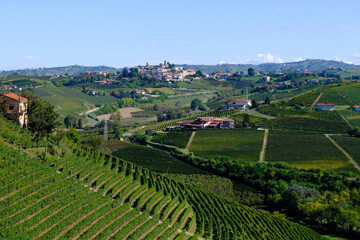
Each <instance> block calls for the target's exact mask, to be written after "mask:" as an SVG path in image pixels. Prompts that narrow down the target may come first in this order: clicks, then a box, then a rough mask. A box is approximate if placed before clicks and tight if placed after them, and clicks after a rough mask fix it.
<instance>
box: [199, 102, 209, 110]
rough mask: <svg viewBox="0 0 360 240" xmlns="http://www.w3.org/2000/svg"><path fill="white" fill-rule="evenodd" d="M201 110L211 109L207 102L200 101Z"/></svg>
mask: <svg viewBox="0 0 360 240" xmlns="http://www.w3.org/2000/svg"><path fill="white" fill-rule="evenodd" d="M199 110H201V111H208V110H209V107H208V106H206V104H205V103H200V105H199Z"/></svg>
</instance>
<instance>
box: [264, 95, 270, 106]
mask: <svg viewBox="0 0 360 240" xmlns="http://www.w3.org/2000/svg"><path fill="white" fill-rule="evenodd" d="M265 104H267V105H270V98H269V97H266V98H265Z"/></svg>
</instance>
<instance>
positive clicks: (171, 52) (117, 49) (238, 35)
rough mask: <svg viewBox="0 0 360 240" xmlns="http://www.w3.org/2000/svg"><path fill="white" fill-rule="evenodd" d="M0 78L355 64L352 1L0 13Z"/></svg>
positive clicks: (197, 0)
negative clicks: (100, 69)
mask: <svg viewBox="0 0 360 240" xmlns="http://www.w3.org/2000/svg"><path fill="white" fill-rule="evenodd" d="M0 31H1V34H0V70H9V69H19V68H32V67H53V66H66V65H72V64H79V65H107V66H113V67H124V66H134V65H144V64H145V63H146V62H147V61H148V62H149V63H150V64H158V63H160V62H162V61H163V60H168V61H170V62H173V63H178V64H180V63H187V64H219V63H261V62H289V61H294V60H301V59H307V58H322V59H328V60H330V59H332V60H341V61H344V62H352V63H355V64H360V44H359V42H360V1H358V0H342V1H340V0H327V1H325V0H311V1H308V0H302V1H289V0H287V1H276V0H275V1H268V0H258V1H256V0H255V1H254V0H253V1H249V0H246V1H245V0H237V1H236V0H231V1H230V0H228V1H227V0H223V1H215V0H207V1H203V0H193V1H188V0H183V1H178V0H167V1H162V0H161V1H160V0H159V1H156V0H154V1H149V0H147V1H145V0H144V1H143V0H133V1H120V0H119V1H115V0H102V1H93V0H87V1H83V0H72V1H68V0H62V1H49V0H48V1H37V0H33V1H18V0H1V3H0Z"/></svg>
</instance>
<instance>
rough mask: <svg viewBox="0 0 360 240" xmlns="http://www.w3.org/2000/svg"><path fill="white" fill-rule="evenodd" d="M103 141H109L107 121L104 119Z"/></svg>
mask: <svg viewBox="0 0 360 240" xmlns="http://www.w3.org/2000/svg"><path fill="white" fill-rule="evenodd" d="M104 140H105V141H107V140H109V136H108V122H107V119H106V118H105V124H104Z"/></svg>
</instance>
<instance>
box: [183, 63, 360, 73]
mask: <svg viewBox="0 0 360 240" xmlns="http://www.w3.org/2000/svg"><path fill="white" fill-rule="evenodd" d="M179 66H182V67H184V68H185V69H195V70H201V71H202V72H205V73H212V72H218V71H222V72H228V71H230V72H236V71H243V72H247V70H248V69H249V68H253V69H255V71H257V72H259V71H263V72H270V71H290V70H292V71H294V70H303V69H306V70H308V71H322V70H327V69H333V68H335V69H339V68H340V69H358V68H360V66H358V65H353V64H347V63H344V62H338V61H333V60H330V61H327V60H322V59H307V60H304V61H299V62H288V63H262V64H259V65H256V64H217V65H186V64H184V65H179ZM358 73H359V72H358V71H357V72H356V74H358Z"/></svg>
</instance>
